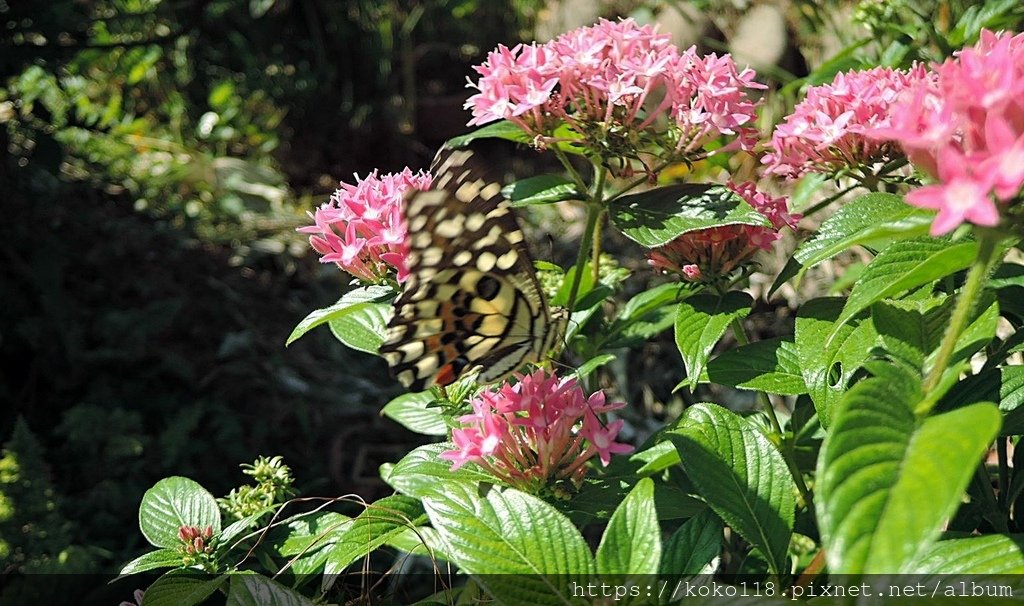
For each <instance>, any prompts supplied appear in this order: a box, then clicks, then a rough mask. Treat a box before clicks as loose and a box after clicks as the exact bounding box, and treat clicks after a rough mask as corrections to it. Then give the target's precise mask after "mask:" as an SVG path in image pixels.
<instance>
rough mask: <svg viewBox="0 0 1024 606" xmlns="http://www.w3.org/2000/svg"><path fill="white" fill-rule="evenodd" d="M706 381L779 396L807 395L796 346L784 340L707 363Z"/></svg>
mask: <svg viewBox="0 0 1024 606" xmlns="http://www.w3.org/2000/svg"><path fill="white" fill-rule="evenodd" d="M702 380H704V377H702ZM706 380H707V381H710V382H711V383H717V384H719V385H731V386H732V387H739V388H742V389H753V390H755V391H764V392H767V393H776V394H780V395H789V396H796V395H800V394H804V393H807V384H806V383H804V377H803V374H802V371H801V369H800V360H799V358H798V357H797V352H796V344H795V343H794V342H793V341H787V340H784V339H782V338H781V337H777V338H774V339H765V340H763V341H757V342H755V343H750V344H748V345H743V346H741V347H736V348H733V349H730V350H728V351H725V352H723V353H722V354H721V355H720V356H718V357H716V358H715V359H714V360H711V361H710V362H708V367H707V375H706Z"/></svg>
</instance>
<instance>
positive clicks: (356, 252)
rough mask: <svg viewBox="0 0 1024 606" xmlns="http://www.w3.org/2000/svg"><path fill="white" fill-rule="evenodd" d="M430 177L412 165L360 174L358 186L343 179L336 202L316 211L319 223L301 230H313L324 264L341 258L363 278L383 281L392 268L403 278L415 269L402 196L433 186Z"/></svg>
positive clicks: (341, 264)
mask: <svg viewBox="0 0 1024 606" xmlns="http://www.w3.org/2000/svg"><path fill="white" fill-rule="evenodd" d="M430 181H431V178H430V175H429V174H426V173H422V172H420V173H413V172H412V171H411V170H409V169H408V168H406V169H405V170H403V171H402V172H400V173H395V174H386V175H383V176H378V175H377V173H376V172H374V173H373V174H371V175H369V176H367V177H366V178H365V179H359V178H358V176H357V177H356V183H355V184H354V185H349V184H347V183H344V182H342V183H341V188H340V189H338V190H337V191H335V192H334V195H332V196H331V200H330V202H328V203H326V204H324V205H323V206H321V207H320V208H318V209H317V210H316V212H314V213H310V217H311V218H312V219H313V225H309V226H306V227H300V228H299V229H298V231H300V232H302V233H306V234H310V236H309V245H310V246H312V247H313V250H315V251H316V252H318V253H320V254H321V255H322V256H321V257H320V261H321V262H322V263H336V264H337V265H338V267H340V268H341V269H343V270H345V271H347V272H348V273H350V274H352V275H353V276H355V277H356V278H358V279H359V280H362V281H363V282H369V283H380V282H382V281H384V280H385V279H387V278H388V276H390V275H391V274H392V273H396V274H397V276H396V278H397V280H398V281H399V282H403V281H405V279H406V277H408V274H409V270H408V268H407V267H406V265H405V254H406V242H405V236H406V224H405V218H404V216H403V212H402V201H403V200H404V198H405V195H406V193H407V192H409V191H410V190H413V189H420V190H425V189H429V188H430Z"/></svg>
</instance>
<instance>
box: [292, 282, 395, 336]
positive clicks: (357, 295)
mask: <svg viewBox="0 0 1024 606" xmlns="http://www.w3.org/2000/svg"><path fill="white" fill-rule="evenodd" d="M395 294H396V293H395V291H394V290H392V289H391V288H389V287H387V286H363V287H360V288H355V289H353V290H350V291H349V292H347V293H345V295H344V296H343V297H341V299H339V300H338V302H337V303H335V304H334V305H331V306H330V307H325V308H323V309H318V310H316V311H313V312H311V313H310V314H309V315H308V316H306V317H305V318H303V320H302V321H301V322H299V324H298V326H296V327H295V329H294V330H293V331H292V334H290V335H288V340H287V341H285V345H290V344H291V343H292V342H293V341H295V340H296V339H298V338H299V337H301V336H302V335H304V334H306V333H307V332H309V331H310V330H312V329H313V328H316V327H317V326H320V325H321V324H324V323H325V322H330V321H332V320H335V321H337V320H340V319H341V318H343V317H345V316H346V315H349V314H352V313H355V312H357V311H359V310H360V309H363V308H364V307H367V306H369V305H370V304H372V303H384V302H387V301H390V300H391V299H392V298H394V296H395Z"/></svg>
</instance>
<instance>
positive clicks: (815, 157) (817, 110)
mask: <svg viewBox="0 0 1024 606" xmlns="http://www.w3.org/2000/svg"><path fill="white" fill-rule="evenodd" d="M926 78H928V73H927V72H926V70H925V69H924V67H923V66H915V67H914V68H912V69H910V70H908V71H901V70H894V69H890V68H883V67H876V68H874V69H869V70H866V71H852V72H847V73H841V74H837V75H836V77H835V78H834V79H833V80H832V82H831V83H830V84H823V85H821V86H812V87H811V88H809V89H807V93H806V96H805V97H804V99H803V100H802V101H801V102H800V103H798V104H797V105H796V107H795V108H793V113H791V114H789V115H788V116H786V117H785V119H784V120H783V123H782V124H779V125H778V126H777V127H776V128H775V131H774V132H773V133H772V141H771V151H770V152H769V153H767V154H765V156H764V157H763V158H762V160H761V161H762V163H764V164H766V165H767V166H768V168H767V170H766V171H765V172H766V173H767V174H774V175H779V176H781V177H786V178H788V179H796V178H799V177H801V176H803V175H805V174H807V173H810V172H816V173H824V174H828V175H836V174H838V173H840V172H841V171H843V170H847V169H859V168H866V169H868V170H870V169H872V167H874V166H875V165H877V164H884V163H887V162H889V161H891V160H893V159H895V158H898V157H900V156H901V155H902V154H901V152H900V150H899V149H898V148H897V147H896V146H895V144H894V143H893V142H892V141H891V140H889V139H888V138H884V139H880V138H877V137H875V136H872V134H873V133H876V132H878V131H879V130H884V129H887V128H888V127H889V125H890V124H889V121H890V115H891V107H892V105H893V103H894V102H895V101H896V100H897V99H898V98H899V96H900V94H901V93H903V92H904V91H906V90H907V89H908V88H910V87H911V86H912V85H913V84H915V83H917V82H919V81H921V80H924V79H926Z"/></svg>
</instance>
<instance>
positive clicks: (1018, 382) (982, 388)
mask: <svg viewBox="0 0 1024 606" xmlns="http://www.w3.org/2000/svg"><path fill="white" fill-rule="evenodd" d="M976 402H998V403H999V411H1000V412H1001V413H1002V414H1003V427H1002V430H1001V431H1000V432H999V435H1002V436H1017V435H1021V434H1024V366H1020V365H1013V366H1002V367H999V368H990V369H987V370H983V371H981V372H980V373H978V374H976V375H972V376H970V377H967V378H966V379H964V380H963V381H960V382H959V383H957V384H956V385H954V386H953V388H952V389H951V390H949V393H948V394H946V397H945V398H944V399H943V400H942V401H941V402H940V403H939V405H938V406H937V407H936V408H937V409H939V410H950V409H953V408H960V407H963V406H966V405H968V404H973V403H976Z"/></svg>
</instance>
